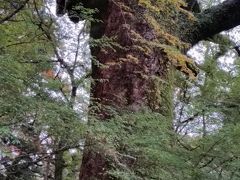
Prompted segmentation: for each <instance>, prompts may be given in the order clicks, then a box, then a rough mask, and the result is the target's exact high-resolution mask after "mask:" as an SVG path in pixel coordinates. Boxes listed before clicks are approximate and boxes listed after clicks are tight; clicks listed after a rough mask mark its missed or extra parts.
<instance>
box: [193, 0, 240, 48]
mask: <svg viewBox="0 0 240 180" xmlns="http://www.w3.org/2000/svg"><path fill="white" fill-rule="evenodd" d="M197 18H198V20H197V22H196V24H194V26H196V27H195V30H194V31H193V32H192V34H191V35H190V36H191V37H190V38H191V40H190V41H191V43H192V44H196V43H197V42H198V41H200V40H205V39H207V38H210V37H212V36H213V35H215V34H218V33H220V32H222V31H225V30H229V29H231V28H234V27H236V26H238V25H240V1H239V0H226V1H224V2H223V3H221V4H219V5H217V6H213V7H211V8H209V9H206V10H205V11H203V12H202V13H199V14H198V15H197Z"/></svg>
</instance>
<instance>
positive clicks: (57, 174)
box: [54, 151, 65, 180]
mask: <svg viewBox="0 0 240 180" xmlns="http://www.w3.org/2000/svg"><path fill="white" fill-rule="evenodd" d="M63 153H64V151H59V152H57V153H56V154H55V163H54V164H55V171H54V179H55V180H62V179H63V170H64V168H65V166H64V165H65V161H64V159H63Z"/></svg>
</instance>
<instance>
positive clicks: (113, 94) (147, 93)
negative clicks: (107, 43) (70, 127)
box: [79, 0, 240, 180]
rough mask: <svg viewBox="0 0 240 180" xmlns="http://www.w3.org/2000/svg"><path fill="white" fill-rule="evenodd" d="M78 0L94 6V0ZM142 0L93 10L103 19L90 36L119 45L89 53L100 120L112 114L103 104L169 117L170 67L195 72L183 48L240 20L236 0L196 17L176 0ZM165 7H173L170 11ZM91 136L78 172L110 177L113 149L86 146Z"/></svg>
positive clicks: (86, 176) (115, 1)
mask: <svg viewBox="0 0 240 180" xmlns="http://www.w3.org/2000/svg"><path fill="white" fill-rule="evenodd" d="M96 1H97V0H96ZM80 2H82V3H83V5H85V6H87V7H91V8H98V7H97V5H98V4H97V3H94V0H92V1H87V2H88V3H86V1H80ZM144 2H148V1H147V0H145V1H140V0H139V1H137V0H109V1H108V2H106V4H105V6H104V10H103V9H102V7H101V8H100V11H99V13H98V14H97V17H99V18H100V19H101V21H102V23H101V24H99V23H97V24H96V23H93V24H92V27H91V28H92V29H91V36H92V37H94V38H100V37H102V36H103V35H104V36H105V37H109V38H112V37H114V39H115V41H116V42H117V43H118V45H119V46H115V47H114V49H113V48H107V47H99V48H97V49H92V55H93V56H95V57H96V58H97V60H98V61H99V63H100V64H102V65H103V66H93V79H94V80H95V82H94V84H93V85H92V98H93V101H94V103H96V104H100V105H101V106H100V107H101V108H98V111H96V112H95V113H96V114H97V116H98V118H99V119H101V120H106V119H107V118H109V117H111V116H112V115H111V113H110V112H109V111H108V110H107V109H108V108H107V107H110V108H111V109H114V110H115V111H117V112H121V111H125V110H126V111H128V112H138V111H140V110H141V109H143V108H148V109H150V110H152V111H154V112H159V113H161V114H163V115H165V116H169V120H171V117H172V116H171V112H172V107H171V100H172V99H171V98H172V96H171V95H170V96H167V97H166V94H164V91H168V94H171V93H172V92H171V91H172V89H171V87H172V83H171V80H172V79H171V78H172V77H171V75H170V74H171V71H172V70H171V69H172V67H175V68H176V69H179V70H180V71H182V72H184V73H185V74H187V75H188V76H195V75H196V71H195V70H194V68H193V67H192V66H194V63H193V62H192V61H191V60H189V59H188V58H187V57H186V56H184V54H181V53H184V52H186V50H187V49H189V48H190V47H191V45H194V44H196V43H197V42H198V41H200V40H203V39H207V38H209V37H211V36H213V35H214V34H216V33H219V32H221V31H223V30H226V29H230V28H232V27H235V26H236V25H238V24H240V11H239V9H240V1H238V0H228V1H226V2H224V3H222V4H220V5H218V6H215V7H212V8H211V9H208V10H205V11H204V12H202V13H200V14H198V15H196V16H195V17H193V15H192V14H191V13H190V12H186V10H184V9H181V6H178V4H177V5H176V4H174V2H175V1H174V2H171V3H172V4H171V3H170V4H168V5H166V4H164V3H162V6H158V8H159V10H158V9H156V7H157V6H156V3H154V2H152V1H149V3H150V4H144ZM179 2H180V0H179ZM161 7H162V8H161ZM169 7H172V8H175V9H173V11H171V12H170V13H169V11H167V9H168V8H169ZM164 10H165V11H164ZM155 13H156V14H158V16H157V17H156V16H155ZM189 44H190V45H189ZM163 87H164V88H163ZM161 88H163V89H164V91H160V92H159V91H158V89H161ZM164 96H165V97H164ZM93 139H94V138H88V139H87V141H86V147H85V150H84V154H83V161H82V166H81V173H80V177H79V178H80V179H81V180H85V179H86V180H89V179H110V178H111V177H110V176H109V175H108V171H109V170H111V168H112V164H113V163H115V164H117V163H121V162H118V161H112V160H109V159H114V158H111V157H110V158H109V156H111V154H109V153H107V152H101V151H99V149H97V150H96V146H90V144H91V143H95V144H98V143H101V142H94V140H93ZM115 159H116V158H115ZM125 165H126V167H128V166H130V164H125Z"/></svg>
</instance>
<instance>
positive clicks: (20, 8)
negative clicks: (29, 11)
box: [0, 0, 29, 24]
mask: <svg viewBox="0 0 240 180" xmlns="http://www.w3.org/2000/svg"><path fill="white" fill-rule="evenodd" d="M28 1H29V0H25V1H24V2H23V3H22V4H21V5H20V6H19V7H18V8H17V9H15V10H14V11H13V12H12V13H11V14H8V15H7V16H6V17H4V18H3V19H0V24H2V23H4V22H5V21H8V20H10V19H11V18H12V17H13V16H14V15H16V14H17V13H18V12H20V11H21V10H22V9H23V8H24V7H25V5H26V4H27V3H28Z"/></svg>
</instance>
